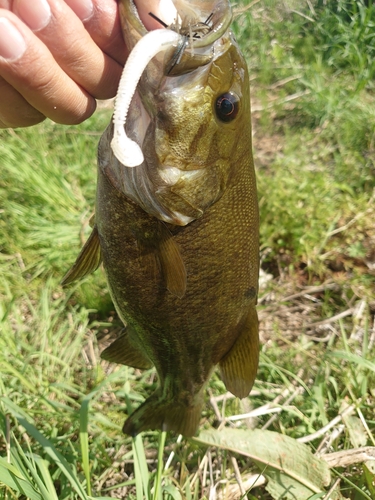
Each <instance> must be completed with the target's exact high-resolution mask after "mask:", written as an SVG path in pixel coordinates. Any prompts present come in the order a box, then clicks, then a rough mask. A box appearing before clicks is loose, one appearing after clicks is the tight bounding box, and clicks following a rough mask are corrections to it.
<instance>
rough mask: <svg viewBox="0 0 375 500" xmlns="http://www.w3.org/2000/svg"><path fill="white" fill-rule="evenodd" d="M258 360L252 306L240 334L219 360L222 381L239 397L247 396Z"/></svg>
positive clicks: (255, 323)
mask: <svg viewBox="0 0 375 500" xmlns="http://www.w3.org/2000/svg"><path fill="white" fill-rule="evenodd" d="M258 362H259V333H258V315H257V312H256V309H255V308H254V307H252V308H251V309H250V311H249V312H248V314H247V316H246V318H245V321H244V322H243V323H242V325H241V331H240V334H239V336H238V338H237V340H236V342H235V344H234V345H233V347H232V348H231V349H230V351H229V352H228V353H227V354H226V355H225V356H224V357H223V359H222V360H221V361H220V363H219V366H220V372H221V378H222V379H223V382H224V384H225V386H226V388H227V389H228V391H230V392H231V393H232V394H234V395H235V396H237V397H239V398H244V397H246V396H248V394H249V393H250V391H251V388H252V386H253V384H254V380H255V377H256V374H257V370H258Z"/></svg>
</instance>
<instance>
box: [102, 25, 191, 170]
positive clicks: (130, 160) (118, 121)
mask: <svg viewBox="0 0 375 500" xmlns="http://www.w3.org/2000/svg"><path fill="white" fill-rule="evenodd" d="M181 38H182V37H181V35H179V34H178V33H176V32H175V31H171V30H169V29H165V28H164V29H158V30H154V31H150V32H149V33H147V35H145V36H144V37H142V38H141V39H140V40H139V42H138V43H137V44H136V45H135V47H134V48H133V50H132V51H131V53H130V55H129V57H128V60H127V61H126V64H125V67H124V70H123V72H122V75H121V79H120V83H119V87H118V91H117V96H116V100H115V111H114V114H113V124H114V131H113V139H112V141H111V148H112V151H113V153H114V155H115V156H116V158H117V159H118V161H119V162H121V163H122V164H123V165H124V166H126V167H137V166H138V165H141V163H143V160H144V157H143V153H142V150H141V148H140V147H139V145H138V144H137V143H136V142H134V141H133V140H132V139H130V138H129V137H128V136H127V135H126V132H125V123H126V118H127V115H128V111H129V106H130V103H131V100H132V98H133V95H134V93H135V90H136V87H137V84H138V82H139V79H140V78H141V76H142V73H143V71H144V70H145V68H146V66H147V64H148V63H149V62H150V61H151V59H152V58H153V57H154V56H156V54H158V53H159V52H161V51H162V50H165V49H166V48H168V47H170V46H173V45H174V46H177V45H178V43H179V42H180V40H181Z"/></svg>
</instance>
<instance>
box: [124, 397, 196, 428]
mask: <svg viewBox="0 0 375 500" xmlns="http://www.w3.org/2000/svg"><path fill="white" fill-rule="evenodd" d="M202 407H203V398H202V397H198V400H197V401H196V404H195V405H194V406H186V405H185V404H183V403H181V402H180V401H178V400H172V401H163V399H162V398H161V396H160V393H159V391H156V392H155V393H154V394H152V395H151V396H150V397H149V398H148V399H147V400H146V401H145V402H144V403H143V404H141V406H140V407H139V408H137V409H136V410H135V411H134V412H133V413H132V414H131V415H130V417H129V418H128V419H127V420H126V422H125V424H124V427H123V428H122V430H123V432H124V433H125V434H129V435H130V436H133V437H134V436H136V435H137V434H138V433H140V432H142V431H145V430H156V429H160V430H163V431H175V432H177V433H178V434H183V435H184V436H186V437H191V436H193V435H194V434H195V433H196V431H197V429H198V426H199V421H200V417H201V413H202Z"/></svg>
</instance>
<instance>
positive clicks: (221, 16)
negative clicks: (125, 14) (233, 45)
mask: <svg viewBox="0 0 375 500" xmlns="http://www.w3.org/2000/svg"><path fill="white" fill-rule="evenodd" d="M172 1H173V0H172ZM127 3H128V4H129V5H130V7H129V9H130V13H131V14H132V15H133V16H134V17H135V18H136V23H137V31H138V34H139V35H140V37H142V36H144V35H146V34H147V33H148V32H149V30H148V29H147V28H146V27H145V25H144V24H143V21H142V20H141V18H140V16H139V13H138V9H137V6H136V4H135V2H134V0H128V1H127ZM173 3H174V2H173ZM213 10H214V12H212V14H211V16H212V17H213V18H214V19H215V18H216V19H215V22H214V24H213V25H212V26H210V25H209V24H208V23H207V21H208V19H209V18H207V19H206V21H203V22H202V21H199V22H198V23H197V24H195V25H192V26H190V25H189V26H185V27H184V26H181V25H176V24H171V25H169V26H168V25H165V27H166V28H168V29H171V30H172V31H176V32H177V33H181V34H183V35H185V37H186V39H187V41H188V46H189V49H191V50H192V51H194V49H207V48H209V47H212V46H213V44H214V43H215V42H216V41H217V40H219V39H220V38H221V37H222V36H223V35H224V34H225V32H226V31H227V30H228V29H229V26H230V24H231V22H232V17H233V16H232V9H231V7H230V4H229V2H228V1H226V0H217V2H216V5H214V6H213ZM176 13H177V15H180V13H179V12H178V8H177V7H176ZM150 14H151V13H150ZM181 15H183V13H181ZM211 16H210V17H211ZM180 18H181V16H180ZM206 23H207V24H206ZM163 24H164V23H163ZM205 24H206V26H207V27H209V28H210V30H209V31H208V33H207V34H206V35H203V36H202V37H195V35H196V33H195V34H194V38H192V37H191V36H190V35H191V33H192V32H194V29H195V28H196V29H197V30H198V28H199V27H200V28H201V27H202V26H204V25H205ZM179 50H181V47H178V48H177V49H176V52H178V51H179Z"/></svg>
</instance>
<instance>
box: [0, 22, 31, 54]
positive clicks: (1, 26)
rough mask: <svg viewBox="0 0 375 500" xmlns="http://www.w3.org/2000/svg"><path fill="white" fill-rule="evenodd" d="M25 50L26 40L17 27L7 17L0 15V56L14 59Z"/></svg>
mask: <svg viewBox="0 0 375 500" xmlns="http://www.w3.org/2000/svg"><path fill="white" fill-rule="evenodd" d="M25 50H26V42H25V40H24V39H23V36H22V35H21V33H20V32H19V31H18V29H17V28H16V27H15V26H14V24H12V23H11V22H10V21H9V20H8V19H7V18H5V17H0V57H3V58H4V59H7V60H8V61H15V60H17V59H19V58H20V57H21V56H22V55H23V54H24V52H25Z"/></svg>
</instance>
